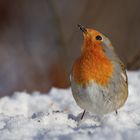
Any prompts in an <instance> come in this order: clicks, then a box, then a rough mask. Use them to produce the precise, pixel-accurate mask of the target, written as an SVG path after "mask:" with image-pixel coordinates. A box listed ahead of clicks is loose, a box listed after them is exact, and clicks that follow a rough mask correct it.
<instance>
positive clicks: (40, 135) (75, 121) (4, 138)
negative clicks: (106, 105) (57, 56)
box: [0, 71, 140, 140]
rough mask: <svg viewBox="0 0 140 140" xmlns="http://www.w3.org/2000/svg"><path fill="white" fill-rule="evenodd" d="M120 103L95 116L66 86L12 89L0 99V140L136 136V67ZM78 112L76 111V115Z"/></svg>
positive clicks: (139, 123) (139, 129) (139, 103)
mask: <svg viewBox="0 0 140 140" xmlns="http://www.w3.org/2000/svg"><path fill="white" fill-rule="evenodd" d="M128 78H129V97H128V100H127V102H126V104H125V106H124V107H122V108H121V109H120V110H118V115H116V114H115V113H112V114H109V115H106V116H104V117H103V118H102V119H101V120H98V118H96V117H95V116H90V115H89V114H86V115H85V117H84V119H83V120H82V121H79V117H78V114H79V113H81V112H82V110H81V109H80V108H79V107H78V106H77V105H76V103H75V101H74V99H73V97H72V94H71V90H70V89H66V90H62V89H56V88H52V90H51V91H50V94H48V95H42V94H40V93H39V92H34V93H32V94H31V95H29V94H27V93H26V92H16V93H14V94H13V96H11V97H7V96H6V97H3V98H1V99H0V140H132V139H133V140H139V139H140V71H137V72H128ZM79 116H80V115H79Z"/></svg>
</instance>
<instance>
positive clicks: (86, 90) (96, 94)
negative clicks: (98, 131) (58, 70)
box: [71, 24, 128, 119]
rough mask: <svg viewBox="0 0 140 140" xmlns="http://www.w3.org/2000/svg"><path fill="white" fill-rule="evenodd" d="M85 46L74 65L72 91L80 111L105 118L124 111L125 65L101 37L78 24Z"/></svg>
mask: <svg viewBox="0 0 140 140" xmlns="http://www.w3.org/2000/svg"><path fill="white" fill-rule="evenodd" d="M78 27H79V29H80V30H81V31H82V32H83V36H84V42H83V45H82V48H81V55H80V57H79V58H77V59H76V61H75V62H74V64H73V67H72V73H71V89H72V94H73V97H74V99H75V101H76V103H77V104H78V105H79V106H80V108H82V109H84V112H83V114H82V117H81V119H82V118H83V116H84V114H85V111H88V112H91V113H93V114H95V115H104V114H107V113H111V112H113V111H115V112H116V113H117V109H119V108H120V107H122V106H123V105H124V103H125V101H126V99H127V97H128V82H127V81H128V80H127V75H126V69H125V65H124V64H123V63H122V61H121V60H120V59H119V57H118V56H117V55H116V53H115V51H114V48H113V46H112V44H111V42H110V40H109V39H108V38H107V37H106V36H104V35H103V34H102V33H100V32H98V31H96V30H94V29H90V28H85V27H84V26H82V25H79V24H78Z"/></svg>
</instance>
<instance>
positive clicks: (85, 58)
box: [72, 46, 113, 86]
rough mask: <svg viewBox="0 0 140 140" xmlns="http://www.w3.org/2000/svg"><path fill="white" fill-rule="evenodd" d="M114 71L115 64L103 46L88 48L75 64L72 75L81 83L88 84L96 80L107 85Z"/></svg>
mask: <svg viewBox="0 0 140 140" xmlns="http://www.w3.org/2000/svg"><path fill="white" fill-rule="evenodd" d="M112 73H113V64H112V63H111V61H110V60H109V58H108V57H107V56H106V54H105V53H104V51H103V49H102V47H101V46H95V47H94V48H93V49H89V50H88V49H87V50H86V51H84V52H83V53H82V55H81V56H80V57H79V58H78V59H77V60H76V62H75V63H74V65H73V69H72V75H73V77H74V80H75V81H76V82H77V83H78V84H79V85H87V84H88V83H89V82H91V81H95V82H96V83H97V84H100V85H102V86H104V85H106V84H107V83H108V82H109V80H110V77H111V76H112Z"/></svg>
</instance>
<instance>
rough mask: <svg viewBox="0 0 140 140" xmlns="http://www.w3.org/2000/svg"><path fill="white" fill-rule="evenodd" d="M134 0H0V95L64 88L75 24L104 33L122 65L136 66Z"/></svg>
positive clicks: (77, 36)
mask: <svg viewBox="0 0 140 140" xmlns="http://www.w3.org/2000/svg"><path fill="white" fill-rule="evenodd" d="M139 6H140V1H139V0H133V1H132V0H117V1H116V0H106V1H105V0H70V1H68V0H61V1H60V0H0V96H3V95H10V94H12V93H13V92H14V91H21V90H27V91H28V92H32V91H34V90H39V91H41V92H47V91H48V90H49V89H50V88H51V87H52V86H56V87H60V88H66V87H68V86H69V74H70V71H71V67H72V63H73V61H74V60H75V58H76V57H78V55H79V53H80V45H81V43H82V34H81V32H80V31H79V30H78V28H77V23H80V24H82V25H84V26H86V27H91V28H95V29H97V30H99V31H100V32H102V33H104V34H105V35H106V36H108V37H109V38H110V39H111V40H112V43H113V45H114V46H115V48H116V51H117V53H118V54H119V56H120V58H121V59H122V60H123V62H124V63H125V64H126V66H127V69H129V70H136V69H139V68H140V39H139V37H140V35H139V34H140V10H139V9H140V8H139Z"/></svg>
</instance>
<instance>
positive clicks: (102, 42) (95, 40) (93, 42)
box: [77, 24, 111, 51]
mask: <svg viewBox="0 0 140 140" xmlns="http://www.w3.org/2000/svg"><path fill="white" fill-rule="evenodd" d="M77 26H78V27H79V29H80V30H81V31H82V32H83V35H84V44H83V47H82V51H86V50H91V49H94V48H98V47H99V46H111V42H110V41H109V39H108V38H107V37H105V36H104V35H103V34H102V33H100V32H98V31H96V30H94V29H90V28H85V27H84V26H82V25H80V24H78V25H77Z"/></svg>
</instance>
